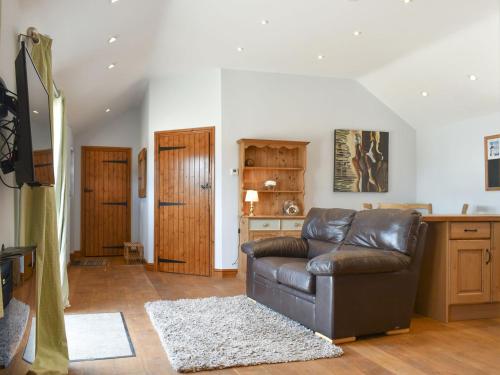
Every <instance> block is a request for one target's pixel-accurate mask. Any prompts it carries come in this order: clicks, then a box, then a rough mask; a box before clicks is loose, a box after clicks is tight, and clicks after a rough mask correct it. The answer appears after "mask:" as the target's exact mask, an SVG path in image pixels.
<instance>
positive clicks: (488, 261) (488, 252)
mask: <svg viewBox="0 0 500 375" xmlns="http://www.w3.org/2000/svg"><path fill="white" fill-rule="evenodd" d="M486 254H487V255H488V258H487V259H486V264H490V263H491V251H490V249H486Z"/></svg>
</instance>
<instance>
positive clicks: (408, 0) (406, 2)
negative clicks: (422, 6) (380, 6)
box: [403, 0, 413, 4]
mask: <svg viewBox="0 0 500 375" xmlns="http://www.w3.org/2000/svg"><path fill="white" fill-rule="evenodd" d="M403 2H404V3H405V4H410V3H411V2H413V0H403Z"/></svg>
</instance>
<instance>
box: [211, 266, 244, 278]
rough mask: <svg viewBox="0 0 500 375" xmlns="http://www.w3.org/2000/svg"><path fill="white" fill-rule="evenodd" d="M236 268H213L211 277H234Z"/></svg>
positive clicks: (236, 271)
mask: <svg viewBox="0 0 500 375" xmlns="http://www.w3.org/2000/svg"><path fill="white" fill-rule="evenodd" d="M237 273H238V270H237V269H217V268H215V269H214V272H213V277H215V278H217V279H231V278H234V277H236V274H237Z"/></svg>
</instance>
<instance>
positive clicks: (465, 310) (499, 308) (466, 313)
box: [449, 303, 500, 322]
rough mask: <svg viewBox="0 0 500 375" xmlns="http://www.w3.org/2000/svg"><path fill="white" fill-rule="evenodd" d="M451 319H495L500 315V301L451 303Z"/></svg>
mask: <svg viewBox="0 0 500 375" xmlns="http://www.w3.org/2000/svg"><path fill="white" fill-rule="evenodd" d="M449 309H450V314H449V321H450V322H453V321H457V320H471V319H493V318H499V317H500V303H478V304H471V305H451V306H450V307H449Z"/></svg>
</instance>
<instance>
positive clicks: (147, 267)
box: [144, 263, 155, 272]
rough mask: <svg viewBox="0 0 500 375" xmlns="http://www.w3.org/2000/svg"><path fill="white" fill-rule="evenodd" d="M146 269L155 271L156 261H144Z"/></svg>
mask: <svg viewBox="0 0 500 375" xmlns="http://www.w3.org/2000/svg"><path fill="white" fill-rule="evenodd" d="M144 269H145V270H146V271H149V272H154V270H155V264H154V263H144Z"/></svg>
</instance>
